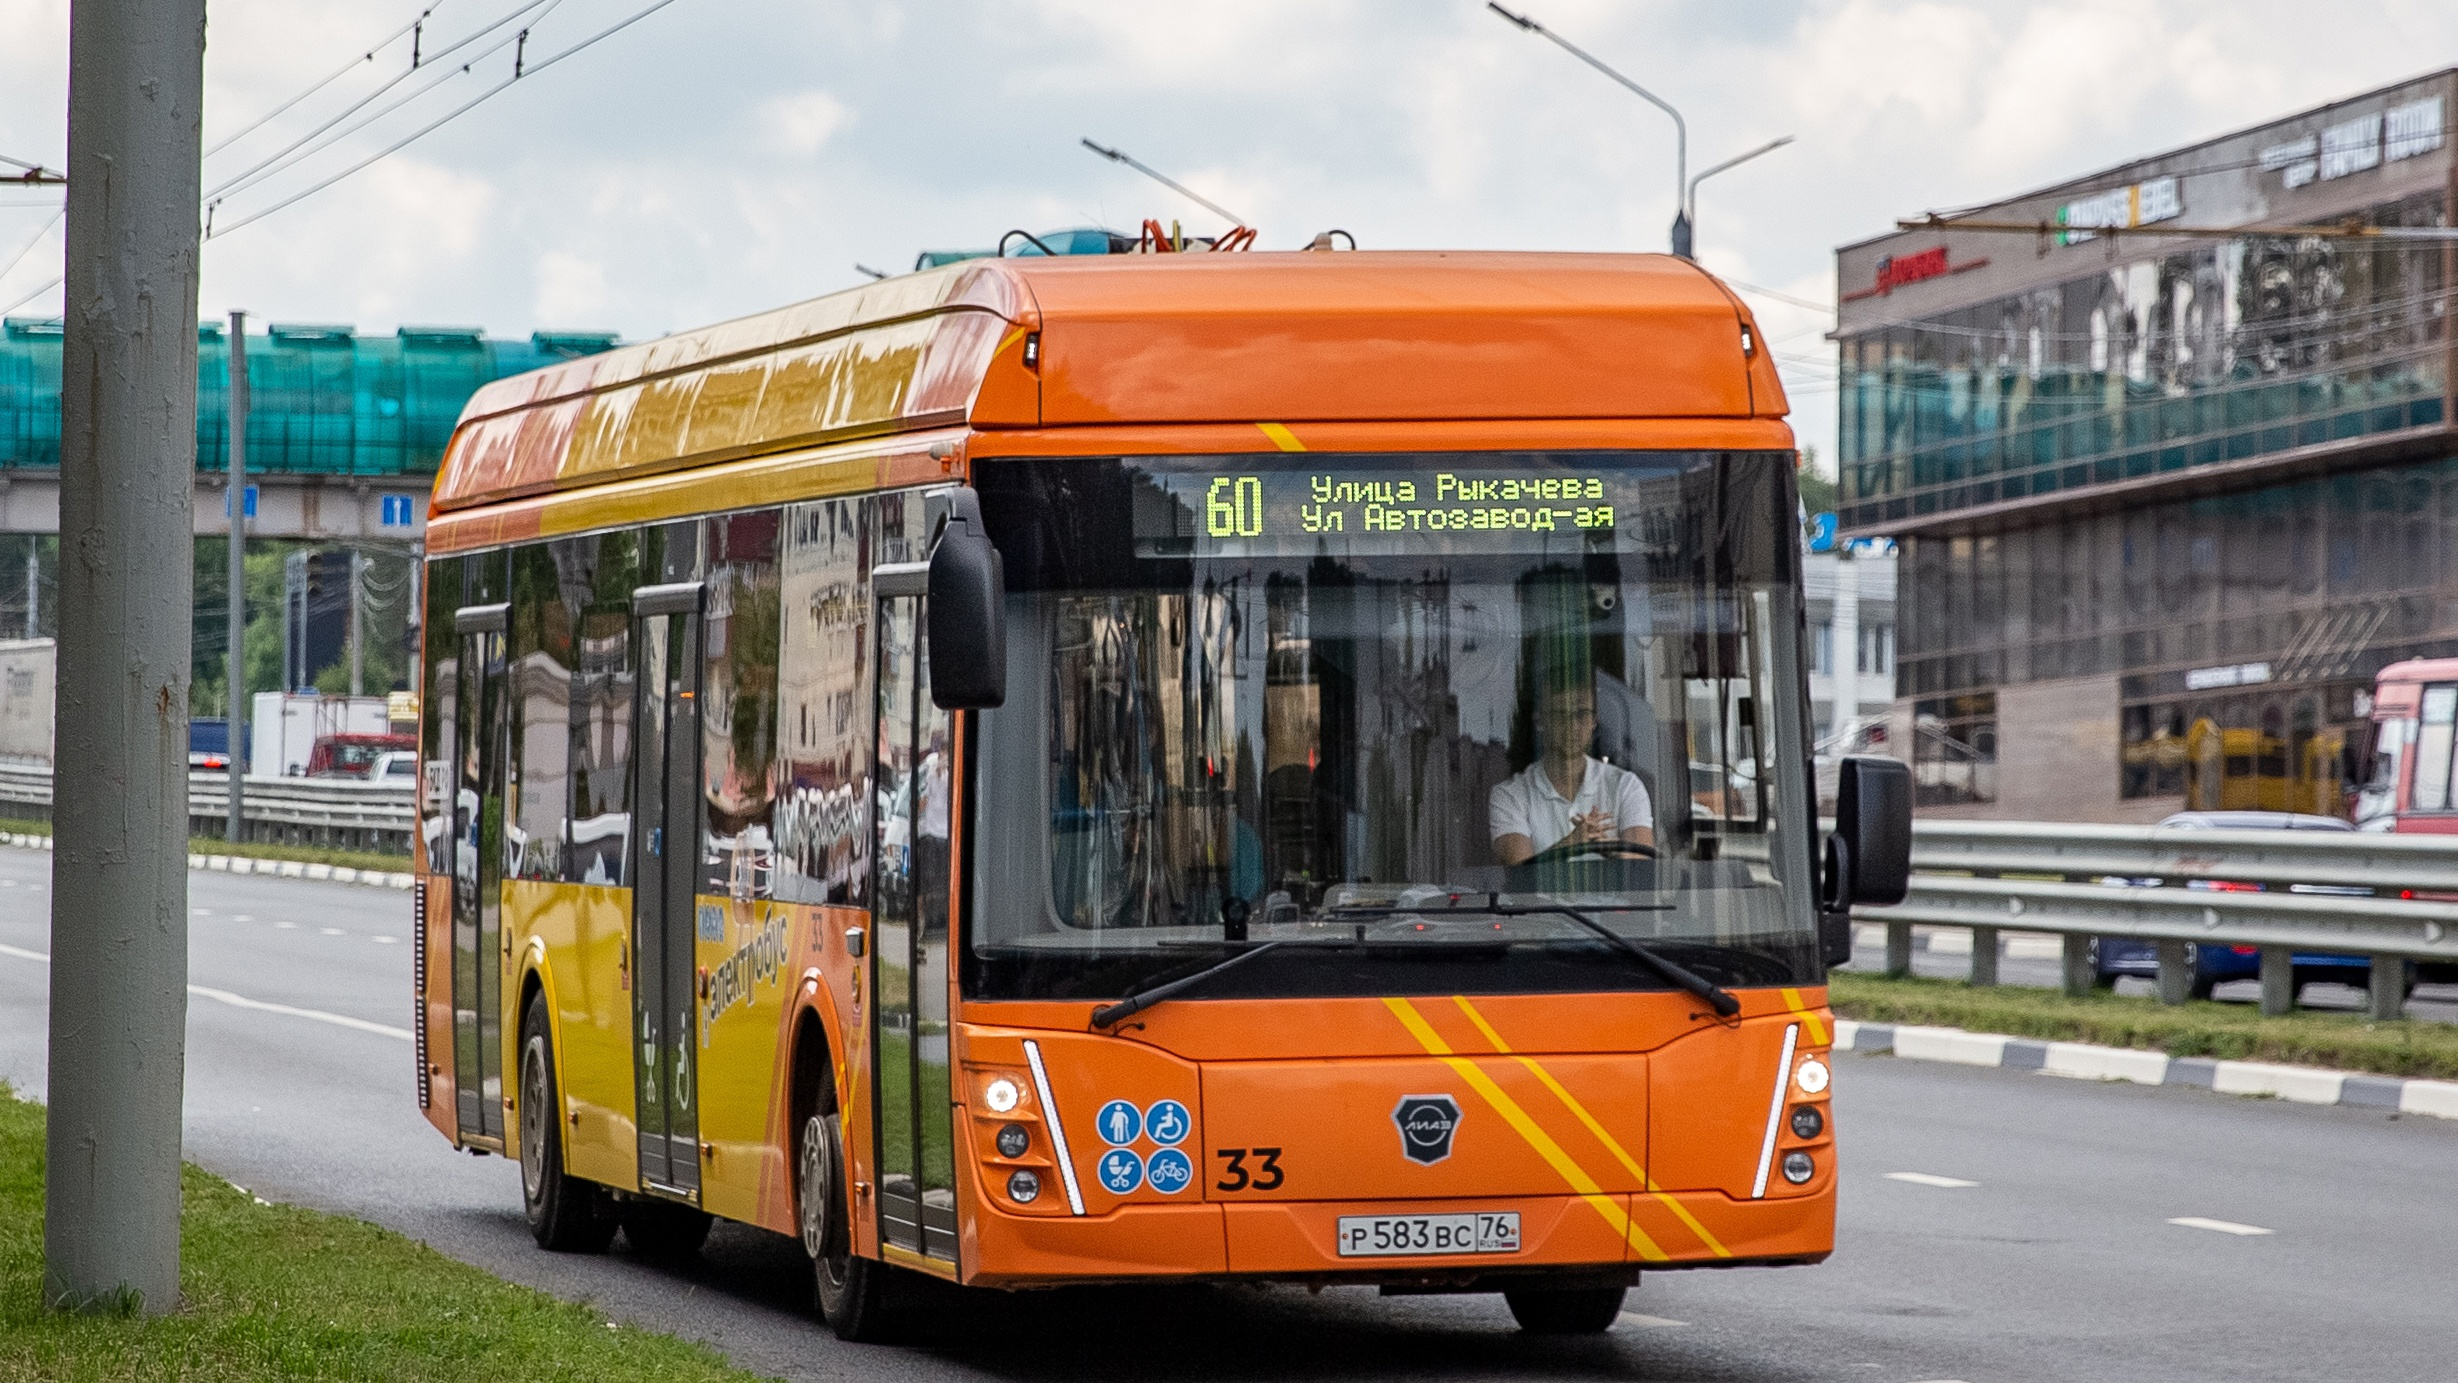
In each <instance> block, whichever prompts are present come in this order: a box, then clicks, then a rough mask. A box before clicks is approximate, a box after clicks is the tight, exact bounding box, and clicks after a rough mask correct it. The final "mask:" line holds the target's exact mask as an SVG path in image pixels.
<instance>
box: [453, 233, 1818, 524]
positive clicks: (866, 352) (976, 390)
mask: <svg viewBox="0 0 2458 1383" xmlns="http://www.w3.org/2000/svg"><path fill="white" fill-rule="evenodd" d="M1764 341H1765V337H1764V336H1763V334H1761V333H1760V332H1759V331H1758V328H1757V324H1756V322H1755V321H1754V319H1753V318H1752V317H1751V315H1750V312H1749V309H1748V308H1747V307H1746V306H1744V305H1743V304H1742V303H1741V301H1740V300H1739V299H1738V298H1737V297H1735V296H1734V295H1733V294H1732V293H1731V292H1730V291H1729V290H1727V289H1726V288H1725V287H1724V286H1723V285H1722V284H1720V283H1718V282H1717V281H1716V280H1715V279H1714V278H1712V277H1710V276H1709V275H1708V274H1707V273H1705V272H1704V271H1703V270H1701V269H1699V268H1698V267H1697V266H1696V265H1694V264H1691V263H1689V262H1688V261H1685V260H1680V259H1675V258H1672V257H1670V256H1666V255H1638V254H1533V253H1499V252H1354V251H1343V252H1331V253H1323V252H1289V253H1260V254H1255V253H1239V254H1223V255H1217V256H1215V255H1209V254H1183V255H1115V256H1110V255H1104V256H1083V257H1064V258H1039V257H1034V258H1017V259H991V260H968V261H964V262H962V263H958V264H953V265H949V266H947V267H946V268H943V269H935V270H930V271H927V272H923V273H917V274H908V275H903V276H900V277H897V278H892V279H887V280H883V281H881V282H878V283H873V284H868V285H865V286H863V287H861V288H856V289H852V290H849V291H847V292H843V293H834V294H830V295H829V296H827V297H823V298H814V299H812V300H811V301H809V302H805V303H798V304H796V305H794V306H792V307H785V308H779V309H777V310H775V311H772V312H764V313H760V314H758V315H756V316H751V317H744V318H740V319H738V320H735V321H732V322H726V323H722V324H720V325H717V326H712V327H704V328H701V329H699V330H696V331H687V332H682V333H679V334H677V335H674V336H669V337H665V338H663V339H660V340H656V341H649V342H644V343H642V344H640V345H636V346H625V347H620V348H618V349H615V350H611V351H607V352H605V353H603V354H600V355H592V356H586V357H583V358H581V359H577V360H572V361H568V362H565V363H563V364H559V365H555V366H552V367H549V368H547V369H543V370H535V371H532V372H530V373H528V374H524V375H514V376H511V377H509V378H506V379H501V380H497V381H495V382H494V383H492V384H489V385H487V386H485V387H484V388H482V389H480V390H479V391H478V392H477V394H476V395H475V396H473V397H472V398H471V399H470V401H469V404H468V406H467V407H466V408H465V409H464V410H463V411H462V414H461V421H460V424H459V426H458V427H457V428H456V429H455V431H454V434H453V438H452V442H451V444H450V446H449V447H448V448H447V449H446V452H445V456H444V461H443V464H442V467H441V469H440V470H439V471H438V472H437V476H436V490H435V501H434V508H435V510H436V511H437V512H439V513H440V512H445V511H450V510H455V509H465V508H470V507H473V506H477V505H482V504H487V503H489V502H492V501H496V500H503V499H510V498H513V497H515V496H520V495H534V494H541V493H545V492H548V491H554V490H567V489H578V488H583V487H587V486H591V485H597V484H602V483H605V482H607V481H611V480H615V479H618V478H622V477H626V476H634V475H644V474H651V473H655V472H660V471H669V470H675V469H680V468H682V467H686V466H694V465H704V464H713V463H716V462H721V461H728V460H736V459H740V458H745V457H751V456H757V455H760V454H762V453H765V452H772V451H780V450H785V449H788V448H795V447H809V446H815V445H821V444H825V443H829V442H835V441H841V440H849V439H853V438H858V437H866V436H876V435H881V434H886V433H895V432H904V431H916V430H921V429H927V428H944V427H950V426H966V427H970V428H973V429H975V430H979V431H985V432H986V431H991V430H995V429H1002V428H1005V429H1030V428H1047V427H1069V426H1079V425H1087V424H1118V423H1140V424H1178V423H1228V422H1235V423H1252V422H1275V423H1277V422H1327V421H1342V422H1359V421H1363V422H1380V421H1412V422H1413V421H1448V420H1518V419H1550V418H1562V419H1582V418H1614V419H1620V418H1713V419H1734V418H1766V419H1772V418H1780V417H1781V416H1783V414H1784V413H1786V412H1787V411H1788V410H1789V405H1788V404H1787V403H1786V401H1785V398H1784V393H1783V386H1782V385H1781V383H1779V382H1778V380H1777V377H1776V372H1775V369H1774V367H1773V364H1772V363H1771V362H1770V361H1769V359H1768V356H1767V352H1766V349H1765V345H1764ZM1745 342H1747V343H1749V345H1750V348H1749V349H1748V350H1747V351H1746V353H1745ZM1028 345H1029V346H1030V347H1032V348H1033V350H1034V351H1035V352H1036V353H1037V360H1036V361H1034V362H1033V363H1032V364H1030V365H1028V364H1027V362H1026V360H1025V356H1026V353H1027V347H1028Z"/></svg>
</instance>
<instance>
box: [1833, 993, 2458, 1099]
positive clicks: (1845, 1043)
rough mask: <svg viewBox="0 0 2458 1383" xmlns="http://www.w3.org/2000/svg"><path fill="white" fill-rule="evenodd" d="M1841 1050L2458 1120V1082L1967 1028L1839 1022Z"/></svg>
mask: <svg viewBox="0 0 2458 1383" xmlns="http://www.w3.org/2000/svg"><path fill="white" fill-rule="evenodd" d="M1835 1050H1836V1051H1839V1052H1861V1053H1880V1052H1885V1053H1891V1054H1893V1055H1895V1056H1898V1057H1902V1058H1904V1059H1906V1060H1910V1061H1943V1062H1949V1063H1951V1064H1954V1065H1957V1066H1995V1067H1999V1068H2002V1069H2005V1070H2012V1071H2037V1072H2039V1073H2041V1074H2042V1075H2048V1076H2064V1077H2066V1078H2067V1079H2069V1080H2099V1081H2128V1082H2131V1083H2132V1084H2135V1085H2190V1086H2194V1087H2197V1088H2199V1089H2203V1090H2215V1091H2217V1092H2219V1093H2220V1094H2222V1095H2266V1096H2269V1097H2271V1098H2273V1099H2281V1100H2290V1101H2293V1102H2295V1103H2297V1104H2343V1105H2357V1106H2361V1107H2364V1108H2367V1109H2394V1110H2397V1111H2398V1112H2399V1113H2401V1114H2422V1115H2427V1116H2429V1117H2431V1118H2435V1119H2458V1082H2453V1081H2442V1080H2402V1079H2400V1078H2398V1077H2396V1076H2376V1075H2370V1074H2367V1073H2364V1072H2360V1071H2327V1070H2323V1069H2321V1068H2319V1067H2314V1066H2279V1065H2274V1064H2272V1063H2270V1062H2265V1061H2220V1060H2216V1059H2214V1058H2211V1057H2199V1056H2174V1057H2172V1056H2170V1055H2168V1054H2167V1053H2166V1052H2146V1051H2141V1050H2138V1049H2135V1048H2132V1047H2100V1046H2094V1045H2092V1044H2091V1043H2088V1042H2042V1041H2039V1040H2037V1039H2034V1038H2028V1037H2008V1036H2006V1035H2004V1034H2002V1033H1986V1032H1965V1031H1964V1030H1963V1029H1961V1028H1929V1027H1914V1026H1911V1025H1908V1024H1895V1023H1858V1022H1854V1021H1853V1020H1851V1019H1849V1018H1838V1019H1836V1020H1835Z"/></svg>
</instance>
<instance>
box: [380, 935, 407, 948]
mask: <svg viewBox="0 0 2458 1383" xmlns="http://www.w3.org/2000/svg"><path fill="white" fill-rule="evenodd" d="M400 940H401V938H400V937H397V936H379V937H377V938H376V939H375V943H376V945H378V946H392V945H397V944H399V942H400Z"/></svg>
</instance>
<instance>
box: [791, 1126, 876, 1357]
mask: <svg viewBox="0 0 2458 1383" xmlns="http://www.w3.org/2000/svg"><path fill="white" fill-rule="evenodd" d="M794 1162H795V1172H794V1181H795V1186H794V1191H795V1200H796V1201H797V1202H798V1203H799V1205H800V1207H801V1210H800V1218H801V1221H802V1251H803V1252H804V1253H807V1254H809V1255H810V1256H811V1276H812V1279H813V1281H814V1283H815V1285H816V1288H817V1293H816V1294H817V1296H818V1298H819V1314H820V1315H821V1316H823V1317H825V1318H826V1319H827V1322H828V1325H829V1327H830V1328H831V1329H833V1330H835V1331H836V1333H837V1335H838V1337H839V1338H841V1339H845V1340H851V1341H853V1342H855V1343H857V1344H866V1343H870V1342H873V1341H876V1340H878V1339H880V1338H881V1337H882V1336H883V1335H884V1334H885V1326H886V1318H887V1295H888V1294H887V1285H888V1283H887V1275H888V1266H887V1264H885V1263H881V1262H877V1261H875V1260H873V1259H868V1258H863V1257H861V1256H859V1255H857V1254H856V1253H855V1252H854V1251H853V1234H852V1229H851V1225H850V1223H849V1222H850V1220H851V1219H852V1205H851V1203H850V1202H849V1201H848V1200H847V1198H846V1195H845V1190H846V1188H845V1134H844V1126H843V1122H842V1121H841V1120H840V1119H839V1118H838V1117H837V1114H836V1112H835V1111H834V1110H828V1111H825V1112H814V1113H813V1114H812V1115H811V1117H810V1118H808V1119H806V1120H804V1121H803V1125H802V1147H801V1150H800V1153H799V1155H798V1156H797V1157H796V1158H795V1160H794Z"/></svg>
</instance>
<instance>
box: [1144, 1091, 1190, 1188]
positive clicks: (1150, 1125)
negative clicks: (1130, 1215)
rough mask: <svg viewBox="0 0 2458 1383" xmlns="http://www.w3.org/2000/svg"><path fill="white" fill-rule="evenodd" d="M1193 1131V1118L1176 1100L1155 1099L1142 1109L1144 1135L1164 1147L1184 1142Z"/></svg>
mask: <svg viewBox="0 0 2458 1383" xmlns="http://www.w3.org/2000/svg"><path fill="white" fill-rule="evenodd" d="M1194 1131H1195V1120H1194V1118H1193V1117H1192V1116H1191V1115H1189V1114H1188V1113H1187V1112H1186V1106H1185V1105H1182V1104H1180V1103H1178V1102H1177V1101H1176V1100H1159V1101H1155V1102H1154V1104H1153V1106H1152V1108H1150V1109H1148V1110H1145V1111H1144V1136H1145V1137H1147V1138H1150V1139H1151V1140H1152V1141H1153V1142H1155V1143H1158V1144H1160V1145H1161V1146H1162V1147H1164V1148H1168V1147H1175V1146H1176V1145H1178V1144H1180V1143H1183V1142H1185V1141H1186V1136H1187V1135H1188V1134H1190V1133H1193V1132H1194ZM1155 1184H1157V1183H1155Z"/></svg>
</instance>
